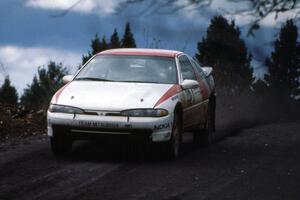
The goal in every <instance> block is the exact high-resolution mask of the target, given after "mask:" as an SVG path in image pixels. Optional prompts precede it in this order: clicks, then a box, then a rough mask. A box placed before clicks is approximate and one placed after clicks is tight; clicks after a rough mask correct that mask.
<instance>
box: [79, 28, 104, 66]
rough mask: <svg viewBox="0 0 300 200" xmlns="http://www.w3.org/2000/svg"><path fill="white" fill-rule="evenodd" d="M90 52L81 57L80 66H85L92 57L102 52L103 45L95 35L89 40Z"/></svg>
mask: <svg viewBox="0 0 300 200" xmlns="http://www.w3.org/2000/svg"><path fill="white" fill-rule="evenodd" d="M90 47H91V51H88V54H87V55H82V65H83V64H85V63H86V62H87V61H88V60H89V59H90V58H91V57H92V56H93V55H95V54H97V53H99V52H101V51H103V45H102V43H101V41H100V39H99V37H98V34H97V33H96V35H95V37H94V38H93V39H92V40H91V44H90Z"/></svg>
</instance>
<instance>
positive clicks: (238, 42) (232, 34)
mask: <svg viewBox="0 0 300 200" xmlns="http://www.w3.org/2000/svg"><path fill="white" fill-rule="evenodd" d="M240 35H241V33H240V30H239V28H238V27H236V26H235V23H234V21H232V22H231V23H230V24H229V23H228V21H227V20H226V19H225V18H224V17H222V16H216V17H214V18H213V19H212V20H211V24H210V25H209V27H208V29H207V33H206V38H202V41H200V42H199V43H198V53H196V55H195V57H196V58H197V59H198V61H199V62H200V63H201V64H202V65H203V66H211V67H213V69H214V74H215V79H216V84H217V85H219V86H220V87H221V86H222V87H223V88H224V87H226V88H227V89H226V91H227V92H228V91H231V92H232V93H235V91H239V90H241V89H245V88H247V89H249V88H250V85H251V83H252V81H253V77H252V69H251V68H250V61H251V55H250V54H249V53H248V50H247V48H246V45H245V42H244V41H243V40H242V39H241V38H240Z"/></svg>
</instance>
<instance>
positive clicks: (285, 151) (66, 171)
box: [0, 122, 300, 200]
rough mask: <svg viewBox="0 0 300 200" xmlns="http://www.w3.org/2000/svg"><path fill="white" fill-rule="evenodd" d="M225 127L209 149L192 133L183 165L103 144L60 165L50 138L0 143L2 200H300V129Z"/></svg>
mask: <svg viewBox="0 0 300 200" xmlns="http://www.w3.org/2000/svg"><path fill="white" fill-rule="evenodd" d="M220 126H221V127H219V128H218V130H222V131H218V132H217V133H216V142H215V144H213V145H212V146H211V147H209V148H200V147H195V146H193V144H192V143H191V135H190V134H186V136H185V137H184V145H183V151H184V152H183V155H182V157H181V158H179V159H178V160H176V161H168V160H164V159H158V158H156V156H155V155H156V154H155V153H153V154H149V155H148V154H145V156H144V157H143V159H131V158H128V157H127V156H124V155H127V154H126V153H124V152H123V149H122V148H121V147H119V145H117V144H99V143H95V142H88V143H86V142H81V143H79V142H77V143H76V144H75V146H74V149H73V152H72V154H71V155H70V156H69V157H68V158H63V159H58V158H55V157H54V156H53V155H52V153H51V151H50V148H49V141H48V139H47V137H45V136H42V135H40V136H31V137H28V138H26V139H22V140H16V141H9V142H7V143H3V144H1V145H0V199H1V200H5V199H168V200H179V199H214V200H215V199H244V200H246V199H253V200H254V199H255V200H257V199H264V200H266V199H280V200H281V199H292V200H293V199H295V200H296V199H300V191H299V186H300V159H299V155H298V154H299V152H300V123H296V122H294V123H292V122H288V123H287V122H285V123H274V124H268V125H256V126H252V127H251V125H249V126H248V127H247V126H246V127H245V126H244V128H241V126H236V127H235V128H234V127H231V128H228V129H225V128H224V127H222V125H220ZM224 135H225V136H226V137H224Z"/></svg>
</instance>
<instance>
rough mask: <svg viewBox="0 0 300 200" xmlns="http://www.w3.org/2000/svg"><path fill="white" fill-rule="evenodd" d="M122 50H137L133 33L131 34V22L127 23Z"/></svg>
mask: <svg viewBox="0 0 300 200" xmlns="http://www.w3.org/2000/svg"><path fill="white" fill-rule="evenodd" d="M121 47H122V48H136V44H135V40H134V37H133V33H132V32H131V28H130V24H129V22H127V23H126V27H125V32H124V36H123V39H122V43H121Z"/></svg>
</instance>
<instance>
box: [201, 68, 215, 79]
mask: <svg viewBox="0 0 300 200" xmlns="http://www.w3.org/2000/svg"><path fill="white" fill-rule="evenodd" d="M202 70H203V71H204V73H205V75H206V77H208V76H210V75H211V73H212V71H213V68H212V67H202Z"/></svg>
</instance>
